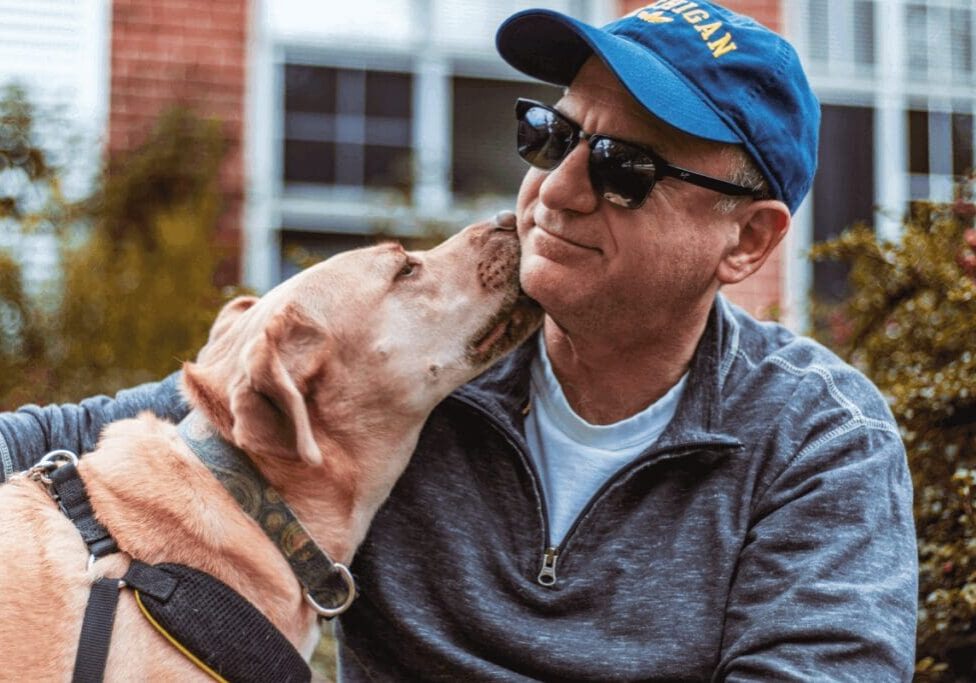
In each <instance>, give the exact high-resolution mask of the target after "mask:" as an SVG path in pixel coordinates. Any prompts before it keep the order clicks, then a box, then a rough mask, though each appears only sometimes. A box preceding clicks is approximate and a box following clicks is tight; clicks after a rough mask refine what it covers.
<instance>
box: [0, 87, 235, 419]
mask: <svg viewBox="0 0 976 683" xmlns="http://www.w3.org/2000/svg"><path fill="white" fill-rule="evenodd" d="M37 125H38V117H37V114H36V112H35V111H34V110H33V108H32V107H31V106H30V104H29V102H28V101H27V98H26V97H25V94H24V92H23V91H22V90H20V89H18V88H7V89H6V90H5V91H4V93H3V97H2V98H0V230H2V231H4V232H5V233H6V234H5V235H3V237H4V238H5V240H4V244H8V245H13V244H16V243H17V240H18V239H22V238H23V237H24V236H26V235H30V234H32V233H35V232H37V231H46V232H48V233H50V234H51V235H53V236H54V237H55V239H56V243H57V244H58V248H59V251H60V254H59V256H60V260H61V265H62V268H61V271H60V272H61V275H60V277H57V276H53V274H52V277H51V279H50V281H49V282H47V283H44V284H45V286H46V289H44V288H42V289H39V290H38V291H36V292H28V291H27V290H28V289H29V288H28V287H26V286H25V283H24V280H23V277H22V273H21V269H20V267H19V265H18V263H17V261H16V259H15V258H14V257H13V256H11V255H9V254H3V253H0V342H2V346H0V406H3V407H5V408H12V407H16V406H18V405H21V404H23V403H26V402H37V403H40V402H48V401H67V400H78V399H79V398H81V397H84V396H88V395H91V394H93V393H100V392H112V391H115V390H118V389H120V388H123V387H127V386H132V385H134V384H136V383H139V382H142V381H146V380H153V379H160V378H162V377H163V376H165V375H166V374H168V373H170V372H172V371H173V370H176V369H178V368H179V361H181V360H183V359H186V358H190V357H192V356H193V355H194V354H195V352H196V350H197V349H199V347H200V346H201V345H202V344H203V342H204V341H205V340H206V334H207V330H208V329H209V325H210V322H211V321H212V319H213V316H214V315H215V313H216V310H217V309H218V308H219V306H220V304H221V302H222V301H223V300H224V299H226V296H225V295H224V293H222V292H221V291H220V289H219V288H218V287H216V286H215V285H214V284H213V281H214V274H215V272H216V269H217V266H218V264H219V262H220V260H221V254H220V253H218V252H217V250H215V248H214V246H213V245H214V243H215V240H214V232H215V230H216V223H217V217H218V215H219V212H220V208H221V207H220V195H219V191H218V187H217V178H218V170H219V167H220V164H221V161H222V158H223V154H224V142H223V137H222V133H221V128H220V124H219V123H218V122H216V121H208V120H203V119H201V118H199V117H197V116H196V115H194V114H193V113H191V112H189V111H187V110H184V109H179V108H174V109H171V110H169V111H167V112H165V113H164V114H162V115H161V116H160V118H159V120H158V121H157V124H156V126H155V127H154V129H153V131H152V132H151V133H150V135H149V137H148V139H147V140H146V142H145V143H144V144H143V145H142V146H141V147H139V148H138V149H136V150H134V151H132V152H130V153H128V154H127V155H125V156H124V157H120V158H118V159H115V160H113V162H112V163H111V164H110V165H109V167H108V168H106V169H104V170H103V172H102V173H101V175H100V178H99V181H98V186H97V189H96V191H95V193H94V195H93V196H92V197H91V198H89V199H87V200H85V201H79V202H71V201H69V200H68V199H66V198H65V196H64V194H63V193H62V192H61V177H62V172H63V170H64V169H63V168H61V167H59V166H58V165H57V164H54V163H51V161H50V157H49V155H48V154H47V153H46V152H45V149H44V147H43V146H42V145H41V144H39V142H38V137H39V136H38V133H37Z"/></svg>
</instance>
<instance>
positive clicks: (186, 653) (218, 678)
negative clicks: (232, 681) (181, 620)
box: [132, 590, 228, 683]
mask: <svg viewBox="0 0 976 683" xmlns="http://www.w3.org/2000/svg"><path fill="white" fill-rule="evenodd" d="M132 592H133V593H135V596H136V604H137V605H139V610H140V611H141V612H142V613H143V615H145V617H146V619H148V620H149V623H150V624H152V625H153V626H154V627H155V628H156V630H157V631H159V632H160V633H162V634H163V637H164V638H165V639H166V640H168V641H169V642H170V643H172V645H173V647H175V648H176V649H177V650H179V651H180V652H181V653H182V654H183V655H184V656H185V657H186V658H187V659H189V660H190V661H191V662H193V663H194V664H196V665H197V666H198V667H199V668H200V669H203V671H204V673H206V674H207V675H209V676H210V677H211V678H213V679H214V680H215V681H220V683H228V681H227V679H226V678H224V677H223V676H221V675H220V674H218V673H217V672H216V671H214V670H213V669H211V668H210V667H209V666H207V665H206V664H204V663H203V662H202V661H200V660H199V659H197V657H196V656H195V655H194V654H193V653H192V652H190V651H189V650H187V649H186V648H185V647H183V645H182V644H181V643H180V642H179V641H177V640H176V639H175V638H174V637H173V636H171V635H170V634H169V633H167V632H166V629H164V628H163V627H162V626H160V625H159V622H157V621H156V620H155V619H153V616H152V615H151V614H150V613H149V610H147V609H146V606H145V605H143V604H142V599H141V598H140V597H139V591H137V590H133V591H132Z"/></svg>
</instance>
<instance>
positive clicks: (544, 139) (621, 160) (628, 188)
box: [515, 98, 767, 209]
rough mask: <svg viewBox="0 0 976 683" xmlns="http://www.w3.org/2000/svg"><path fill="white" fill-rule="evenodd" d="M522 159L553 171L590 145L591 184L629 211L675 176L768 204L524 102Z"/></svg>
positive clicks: (519, 107)
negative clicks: (581, 147)
mask: <svg viewBox="0 0 976 683" xmlns="http://www.w3.org/2000/svg"><path fill="white" fill-rule="evenodd" d="M515 117H516V118H517V119H518V135H517V143H518V154H519V156H520V157H522V158H523V159H525V160H526V161H527V162H529V164H531V165H532V166H535V167H536V168H541V169H542V170H544V171H551V170H552V169H554V168H556V167H557V166H559V164H560V163H562V160H563V159H565V158H566V157H567V156H569V153H570V152H572V151H573V149H574V148H575V147H576V144H577V143H578V142H579V141H580V140H586V141H588V143H589V145H590V164H589V169H590V182H591V183H592V184H593V189H594V190H596V191H597V193H598V194H599V195H600V196H601V197H603V198H604V199H606V200H607V201H608V202H611V203H613V204H616V205H617V206H623V207H624V208H627V209H637V208H640V207H641V206H643V204H644V202H645V201H646V200H647V196H648V195H649V194H650V193H651V190H652V189H654V183H656V182H657V181H658V180H659V179H660V178H664V177H667V176H671V177H672V178H677V179H678V180H683V181H684V182H686V183H691V184H692V185H698V186H699V187H705V188H708V189H709V190H714V191H716V192H721V193H722V194H729V195H737V196H749V197H752V198H753V199H765V198H766V197H767V195H766V194H765V193H764V192H762V191H759V190H753V189H752V188H748V187H743V186H742V185H736V184H734V183H729V182H726V181H724V180H719V179H718V178H712V177H710V176H707V175H701V174H700V173H695V172H694V171H689V170H686V169H683V168H678V167H677V166H672V165H671V164H669V163H668V162H667V161H665V160H664V159H662V158H661V157H660V156H658V155H657V154H655V153H654V152H652V151H651V150H649V149H646V148H644V147H640V146H638V145H635V144H632V143H630V142H623V141H622V140H615V139H613V138H610V137H607V136H606V135H592V134H590V133H587V132H586V131H584V130H583V129H582V128H580V127H579V125H578V124H576V123H575V122H573V121H570V120H569V119H568V118H566V117H565V116H563V115H562V114H560V113H559V112H558V111H556V110H555V109H553V108H552V107H548V106H546V105H544V104H542V103H541V102H535V101H533V100H526V99H522V98H519V99H518V101H517V102H516V103H515Z"/></svg>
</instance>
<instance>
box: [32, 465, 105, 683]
mask: <svg viewBox="0 0 976 683" xmlns="http://www.w3.org/2000/svg"><path fill="white" fill-rule="evenodd" d="M48 477H49V478H50V480H51V489H52V490H53V492H54V499H55V500H57V501H58V505H59V506H60V507H61V512H63V513H64V514H65V516H66V517H67V518H68V519H70V520H71V521H72V522H73V523H74V525H75V527H76V528H77V529H78V532H79V533H80V534H81V538H82V539H83V540H84V541H85V545H87V546H88V552H90V553H91V554H92V557H94V558H96V559H97V558H100V557H104V556H105V555H111V554H112V553H115V552H118V550H119V547H118V545H117V544H116V543H115V539H114V538H112V534H110V533H109V532H108V529H106V528H105V527H104V526H102V523H101V522H99V521H98V520H97V519H95V511H94V510H93V509H92V506H91V501H90V500H89V499H88V492H87V491H86V490H85V482H83V481H82V480H81V477H80V476H78V468H77V467H76V466H75V465H74V463H66V464H64V465H61V466H60V467H57V468H55V469H54V470H52V471H51V472H50V474H49V475H48ZM119 587H120V586H119V580H118V579H99V580H98V581H96V582H95V583H94V584H92V589H91V593H89V594H88V605H86V607H85V618H84V619H83V620H82V623H81V636H80V637H79V638H78V652H77V653H76V654H75V673H74V676H73V677H72V679H71V681H72V683H101V681H102V679H104V677H105V663H106V661H107V660H108V646H109V643H110V642H111V641H112V626H113V624H114V623H115V607H116V605H117V604H118V602H119Z"/></svg>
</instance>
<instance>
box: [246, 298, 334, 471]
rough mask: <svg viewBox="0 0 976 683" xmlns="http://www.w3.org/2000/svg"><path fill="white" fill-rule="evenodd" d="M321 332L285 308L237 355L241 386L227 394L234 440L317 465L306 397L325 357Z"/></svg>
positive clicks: (294, 310) (316, 447) (319, 455)
mask: <svg viewBox="0 0 976 683" xmlns="http://www.w3.org/2000/svg"><path fill="white" fill-rule="evenodd" d="M325 336H326V335H325V330H324V329H323V328H322V327H321V326H320V325H318V324H316V323H315V322H314V321H311V320H310V319H309V318H308V317H306V316H305V315H304V314H302V313H301V312H300V311H299V310H298V309H297V308H296V307H294V306H287V307H286V308H285V309H284V310H282V311H279V312H278V313H276V314H275V315H274V317H272V318H271V320H270V322H269V323H268V324H267V326H266V327H265V329H264V332H263V334H259V335H257V336H256V337H255V338H254V340H253V341H251V342H249V343H248V344H246V345H245V346H244V348H243V350H242V351H241V359H240V360H241V365H242V367H243V368H244V377H243V381H242V382H241V383H240V384H239V385H238V386H237V387H236V388H235V389H234V391H233V392H232V394H231V397H230V401H231V412H232V413H233V415H234V428H233V436H234V440H235V441H236V442H237V443H238V444H251V445H252V446H254V447H256V450H258V451H261V452H265V453H270V454H273V455H279V456H284V457H287V455H288V454H291V453H295V452H297V454H298V456H299V457H300V458H301V459H302V460H303V461H305V462H307V463H308V464H310V465H320V464H321V463H322V451H321V449H320V448H319V445H318V444H317V443H316V441H315V436H314V434H313V431H312V423H311V419H310V417H309V412H308V402H307V400H306V399H307V396H308V393H309V391H310V389H311V387H312V385H313V384H314V381H315V375H316V373H319V372H320V371H321V368H322V367H323V364H324V361H325V354H326V353H327V347H326V343H325V342H326V339H325Z"/></svg>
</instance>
